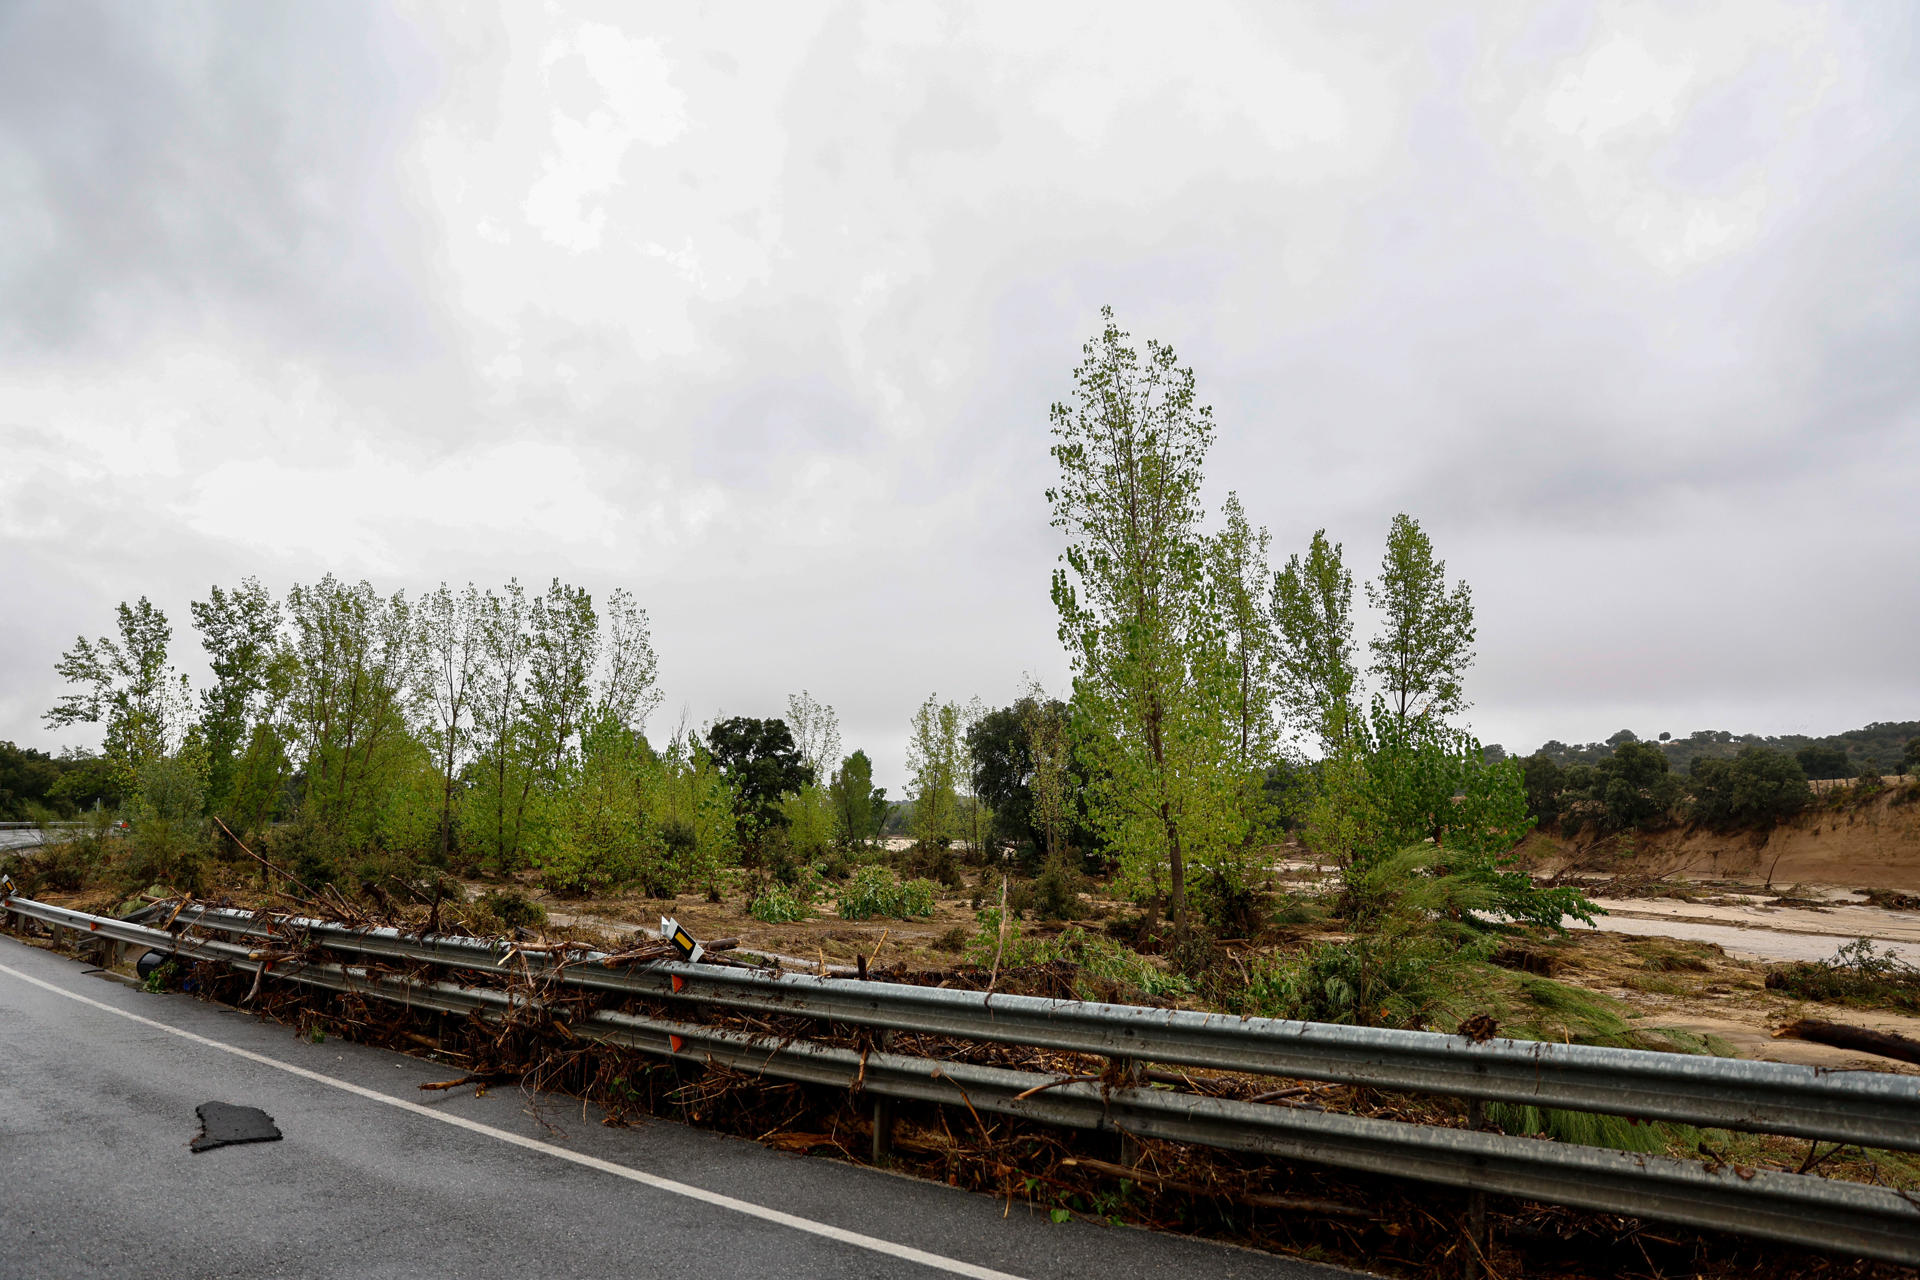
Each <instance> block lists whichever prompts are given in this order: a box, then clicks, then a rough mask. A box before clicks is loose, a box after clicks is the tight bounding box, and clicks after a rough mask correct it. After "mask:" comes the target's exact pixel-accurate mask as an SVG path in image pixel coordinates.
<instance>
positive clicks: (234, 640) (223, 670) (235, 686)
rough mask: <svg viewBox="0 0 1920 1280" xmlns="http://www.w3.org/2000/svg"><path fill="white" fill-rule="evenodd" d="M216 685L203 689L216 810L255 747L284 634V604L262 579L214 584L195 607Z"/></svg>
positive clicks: (203, 724)
mask: <svg viewBox="0 0 1920 1280" xmlns="http://www.w3.org/2000/svg"><path fill="white" fill-rule="evenodd" d="M189 607H190V609H191V610H192V613H193V625H194V629H195V630H197V631H199V633H200V647H201V648H202V649H204V650H206V654H207V664H208V665H209V666H210V667H211V668H212V669H213V684H212V685H211V686H209V687H208V688H206V689H203V690H201V692H200V730H201V733H202V734H203V735H204V737H205V740H206V751H207V796H208V799H209V802H210V803H211V804H212V805H213V807H214V809H215V810H216V811H220V810H223V809H226V808H228V807H229V805H230V803H231V801H232V799H233V796H234V790H235V783H236V772H237V770H238V769H239V767H240V757H241V755H242V753H243V752H244V751H245V750H247V749H249V748H250V747H251V745H252V738H253V736H254V730H255V727H256V725H257V724H258V723H259V721H260V719H261V715H262V711H263V700H264V695H265V694H266V692H267V685H268V679H269V672H270V669H271V667H272V664H273V660H274V654H275V650H276V646H277V644H278V641H279V635H280V605H279V604H278V602H276V601H275V600H274V598H273V597H272V596H271V595H269V594H268V592H267V589H266V588H265V587H263V586H262V585H260V580H259V579H257V578H246V579H243V580H242V581H241V583H240V585H239V586H237V587H235V588H234V589H233V590H231V591H225V590H222V589H221V588H219V587H217V586H216V587H213V588H211V589H210V590H209V591H208V593H207V598H206V599H205V600H196V601H194V602H193V603H192V604H191V605H190V606H189Z"/></svg>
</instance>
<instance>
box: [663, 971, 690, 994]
mask: <svg viewBox="0 0 1920 1280" xmlns="http://www.w3.org/2000/svg"><path fill="white" fill-rule="evenodd" d="M667 976H668V977H670V978H672V979H673V989H674V992H675V993H676V994H678V992H679V990H680V988H682V987H684V986H686V985H687V980H686V979H685V978H683V977H681V976H680V975H679V974H677V973H674V974H669V975H667Z"/></svg>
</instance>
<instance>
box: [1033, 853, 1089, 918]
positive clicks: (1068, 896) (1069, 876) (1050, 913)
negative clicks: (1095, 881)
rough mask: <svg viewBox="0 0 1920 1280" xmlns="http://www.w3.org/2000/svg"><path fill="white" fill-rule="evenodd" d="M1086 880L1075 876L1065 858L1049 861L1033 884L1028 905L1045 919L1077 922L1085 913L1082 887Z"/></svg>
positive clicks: (1050, 859) (1055, 858) (1054, 858)
mask: <svg viewBox="0 0 1920 1280" xmlns="http://www.w3.org/2000/svg"><path fill="white" fill-rule="evenodd" d="M1084 879H1085V877H1083V876H1079V875H1076V874H1074V872H1073V870H1072V869H1071V868H1070V867H1068V866H1067V860H1066V859H1065V858H1063V857H1053V858H1049V859H1047V862H1046V865H1045V866H1043V867H1041V868H1040V874H1039V875H1037V876H1035V877H1034V878H1033V881H1032V888H1031V891H1030V892H1029V894H1028V895H1027V899H1026V902H1024V903H1023V904H1022V905H1030V909H1031V910H1032V911H1034V912H1035V913H1036V914H1037V915H1038V916H1039V917H1040V918H1041V919H1042V920H1077V919H1079V918H1080V916H1081V915H1083V914H1084V912H1083V911H1082V910H1081V906H1080V888H1081V884H1082V883H1083V881H1084Z"/></svg>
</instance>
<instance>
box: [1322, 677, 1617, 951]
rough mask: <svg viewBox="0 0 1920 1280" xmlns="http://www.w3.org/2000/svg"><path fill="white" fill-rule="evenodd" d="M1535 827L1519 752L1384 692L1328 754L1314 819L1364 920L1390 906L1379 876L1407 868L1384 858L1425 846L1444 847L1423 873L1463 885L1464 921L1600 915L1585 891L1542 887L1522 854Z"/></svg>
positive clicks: (1355, 917)
mask: <svg viewBox="0 0 1920 1280" xmlns="http://www.w3.org/2000/svg"><path fill="white" fill-rule="evenodd" d="M1532 829H1533V817H1532V815H1531V814H1530V813H1529V812H1528V806H1527V791H1526V781H1525V774H1524V772H1523V771H1522V769H1521V767H1520V762H1519V761H1517V760H1513V759H1505V760H1501V761H1498V762H1490V761H1488V759H1487V757H1486V753H1485V752H1484V751H1483V750H1482V749H1481V745H1480V743H1479V742H1478V741H1477V740H1476V739H1475V738H1474V737H1473V736H1472V735H1471V734H1468V733H1465V732H1463V731H1461V730H1457V729H1453V728H1450V727H1448V726H1447V725H1446V724H1444V723H1443V722H1441V721H1438V720H1434V719H1432V718H1430V717H1425V716H1419V717H1413V718H1403V717H1401V716H1400V715H1399V713H1398V712H1397V711H1395V710H1394V709H1393V708H1392V707H1391V706H1390V705H1389V704H1388V703H1386V702H1385V701H1384V700H1383V699H1380V698H1375V699H1374V702H1373V708H1372V714H1371V715H1370V716H1369V717H1368V718H1367V719H1365V720H1357V721H1355V723H1354V726H1353V732H1352V733H1351V734H1350V735H1349V739H1348V744H1347V746H1346V748H1345V749H1344V750H1342V751H1341V752H1340V753H1339V754H1337V755H1336V756H1334V757H1331V758H1330V759H1329V760H1328V761H1327V762H1326V765H1325V767H1324V769H1323V785H1322V792H1321V795H1320V796H1319V797H1318V798H1317V799H1316V801H1315V802H1314V806H1313V811H1312V814H1311V816H1310V818H1309V820H1308V827H1307V830H1308V844H1309V846H1310V847H1311V848H1313V849H1315V850H1316V851H1318V852H1320V853H1322V854H1323V855H1331V856H1332V857H1333V858H1334V860H1335V861H1336V862H1338V863H1339V865H1340V866H1341V868H1342V875H1343V879H1344V883H1345V886H1346V894H1345V899H1344V901H1343V911H1344V913H1345V914H1346V915H1347V917H1348V919H1349V920H1350V922H1352V923H1353V924H1354V925H1355V926H1356V927H1366V926H1368V925H1369V924H1370V923H1371V922H1372V921H1373V920H1374V919H1375V916H1376V914H1377V913H1378V912H1379V911H1380V910H1382V909H1383V908H1382V905H1381V904H1380V903H1378V902H1375V901H1373V900H1371V899H1370V898H1369V896H1368V895H1369V893H1370V892H1371V891H1372V889H1371V888H1370V886H1371V887H1378V886H1380V885H1382V884H1387V883H1393V882H1397V881H1399V880H1400V879H1401V878H1402V877H1400V876H1399V875H1398V874H1397V873H1396V874H1395V875H1392V876H1388V877H1386V879H1385V880H1382V879H1380V878H1379V877H1378V876H1376V875H1375V870H1376V868H1379V867H1381V866H1384V865H1387V864H1389V863H1392V862H1394V860H1396V859H1399V858H1401V857H1402V855H1404V854H1405V853H1406V851H1408V850H1413V849H1418V848H1421V847H1425V846H1431V849H1432V851H1433V854H1432V857H1431V858H1426V859H1422V860H1421V864H1420V865H1421V866H1422V867H1423V868H1424V870H1423V871H1422V872H1421V874H1422V875H1423V876H1427V877H1445V878H1446V879H1447V880H1448V882H1449V884H1450V886H1452V888H1451V890H1450V892H1458V893H1459V894H1461V895H1462V896H1460V897H1458V898H1457V899H1456V901H1455V903H1454V905H1453V906H1452V907H1450V908H1449V911H1450V913H1451V914H1450V918H1451V919H1452V920H1453V921H1454V923H1456V924H1462V925H1466V926H1470V927H1475V928H1481V927H1484V926H1486V925H1487V924H1489V923H1490V921H1489V919H1488V918H1487V915H1486V914H1482V913H1488V914H1497V915H1502V916H1505V917H1508V918H1510V919H1515V920H1521V921H1525V922H1528V923H1532V924H1539V925H1545V926H1548V927H1551V928H1556V929H1557V928H1559V927H1561V923H1562V920H1563V917H1565V916H1568V915H1571V916H1574V917H1575V918H1578V919H1584V920H1589V921H1590V920H1591V918H1592V907H1591V905H1590V904H1589V903H1587V901H1586V899H1585V898H1584V897H1582V896H1581V895H1580V894H1579V893H1578V892H1577V891H1574V890H1569V889H1547V888H1542V887H1540V886H1539V885H1536V884H1535V883H1534V881H1533V879H1532V877H1531V876H1529V875H1527V874H1526V873H1525V872H1524V871H1521V870H1519V869H1518V868H1517V866H1516V865H1515V858H1516V855H1515V850H1516V849H1517V848H1518V846H1519V844H1520V842H1521V840H1523V839H1524V838H1525V837H1526V835H1527V833H1528V832H1529V831H1531V830H1532ZM1397 891H1398V890H1397V889H1396V892H1397Z"/></svg>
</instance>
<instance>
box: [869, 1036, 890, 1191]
mask: <svg viewBox="0 0 1920 1280" xmlns="http://www.w3.org/2000/svg"><path fill="white" fill-rule="evenodd" d="M876 1047H877V1048H878V1049H879V1050H880V1052H882V1053H885V1052H887V1051H888V1050H889V1049H891V1048H893V1032H891V1031H882V1032H881V1033H880V1037H879V1041H878V1043H877V1045H876ZM892 1150H893V1103H892V1101H891V1100H890V1099H888V1098H887V1097H885V1096H884V1095H881V1094H877V1093H876V1094H874V1095H873V1163H875V1164H885V1163H886V1161H887V1156H888V1154H889V1153H891V1152H892Z"/></svg>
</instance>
